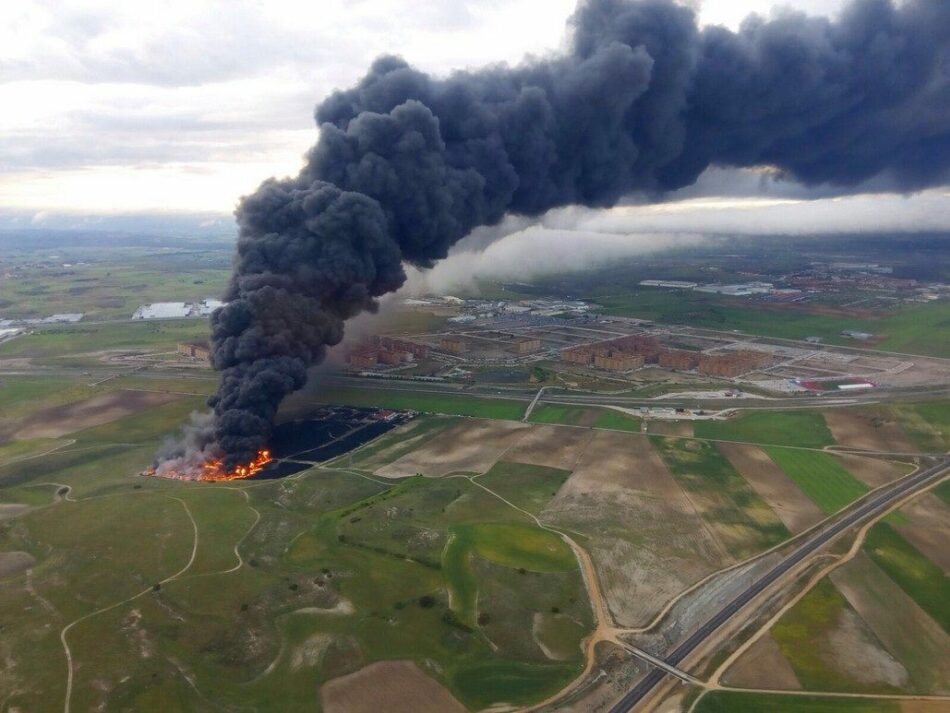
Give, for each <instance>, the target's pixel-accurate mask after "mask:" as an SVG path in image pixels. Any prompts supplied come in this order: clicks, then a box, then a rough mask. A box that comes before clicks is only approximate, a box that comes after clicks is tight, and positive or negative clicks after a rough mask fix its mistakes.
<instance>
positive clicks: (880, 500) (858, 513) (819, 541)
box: [610, 459, 950, 713]
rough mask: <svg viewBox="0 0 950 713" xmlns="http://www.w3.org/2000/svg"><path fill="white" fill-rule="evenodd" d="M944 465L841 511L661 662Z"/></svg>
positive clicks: (625, 704)
mask: <svg viewBox="0 0 950 713" xmlns="http://www.w3.org/2000/svg"><path fill="white" fill-rule="evenodd" d="M948 466H950V459H944V460H942V461H941V462H940V463H938V464H937V465H935V466H933V467H931V468H928V469H926V470H923V471H921V472H920V473H917V474H916V475H913V476H910V477H909V478H907V479H905V480H902V481H900V482H899V483H897V484H896V485H894V486H892V487H890V488H888V489H887V490H885V491H884V492H882V493H878V494H877V495H875V496H873V497H872V498H871V499H870V500H868V501H867V502H865V503H864V504H861V505H859V506H857V507H855V508H854V509H851V510H848V511H845V512H844V513H843V514H842V515H841V517H840V518H839V519H838V520H836V521H835V522H833V523H832V524H830V525H827V526H826V527H825V528H824V529H822V530H821V531H820V532H818V533H817V534H816V535H814V536H813V537H811V538H810V539H808V540H805V542H803V543H802V544H801V545H800V546H799V547H798V548H796V549H795V550H794V551H793V552H791V553H790V554H789V555H788V556H787V557H785V559H783V560H782V561H781V562H779V563H778V564H777V565H775V567H773V568H772V569H771V570H769V571H768V572H766V573H765V574H764V575H762V577H760V578H759V579H758V580H756V581H755V582H753V583H752V584H751V585H750V586H749V587H748V588H747V589H746V590H745V591H743V592H742V593H741V594H739V595H738V596H736V597H735V599H733V600H732V601H730V602H729V603H728V604H726V605H725V606H724V607H723V608H722V609H720V610H719V611H718V612H717V613H716V614H715V615H713V617H712V618H710V619H709V620H708V621H707V622H706V623H705V624H703V625H702V626H701V627H699V628H698V629H697V630H696V631H695V632H693V634H691V635H690V636H689V638H687V639H686V640H685V641H683V643H681V644H680V645H679V646H677V647H676V648H675V649H674V650H673V651H672V653H670V654H669V655H668V656H666V657H665V659H663V660H664V661H665V662H666V663H667V664H668V665H669V666H671V667H674V666H678V665H679V664H680V662H682V661H683V660H684V659H685V658H686V657H687V656H689V655H690V654H691V653H692V652H693V651H695V650H696V648H697V647H698V646H699V645H700V644H702V643H703V642H704V641H706V639H708V638H709V637H710V636H711V635H712V634H713V633H714V632H715V631H716V630H717V629H719V628H720V627H721V626H722V625H723V624H725V623H726V622H727V621H729V620H730V619H731V618H732V617H733V616H735V615H736V613H738V612H739V611H740V610H741V609H742V608H743V607H744V606H745V605H746V604H748V603H749V602H750V601H752V599H754V598H755V597H756V596H758V595H759V594H761V593H762V592H763V591H764V590H765V589H766V588H767V587H768V586H769V585H771V584H772V583H774V582H775V581H776V580H777V579H779V578H780V577H781V576H782V575H784V574H786V573H787V572H788V571H789V570H791V569H792V568H793V567H795V565H797V564H799V563H800V562H801V561H802V560H803V559H805V558H806V557H807V556H808V555H810V554H812V553H813V552H815V550H817V549H818V548H820V547H822V546H823V545H825V544H827V543H829V542H830V541H831V540H833V539H834V538H835V537H837V536H838V535H840V534H841V533H842V532H844V531H845V530H847V529H848V528H849V527H851V526H853V525H855V524H857V523H859V522H860V521H861V520H863V519H865V518H867V517H868V516H870V515H874V514H876V513H878V512H880V511H882V510H884V509H886V508H887V507H888V506H889V505H890V504H891V503H893V502H894V501H895V500H898V499H900V498H901V497H902V496H904V495H906V494H907V493H909V492H911V491H913V490H915V489H917V488H921V487H923V486H926V485H929V484H930V483H931V482H934V481H937V480H939V479H940V478H942V477H943V476H944V475H945V473H946V470H947V468H948ZM667 675H668V674H667V671H665V670H663V669H660V668H653V669H652V670H651V671H650V673H648V674H647V675H646V676H645V677H644V678H643V679H641V680H640V682H639V683H638V684H637V685H636V686H634V687H633V688H631V689H630V690H629V691H628V692H627V693H626V694H625V695H624V696H623V698H621V699H620V700H619V701H618V702H617V703H616V704H615V705H614V706H613V707H612V708H611V709H610V712H611V713H627V711H630V710H632V709H633V708H634V706H636V705H637V704H638V703H639V702H640V701H642V700H643V699H644V698H645V697H646V696H647V695H648V694H649V693H650V692H651V691H652V690H653V689H654V688H655V687H656V686H657V684H659V683H660V682H661V681H662V680H663V679H664V678H665V677H666V676H667Z"/></svg>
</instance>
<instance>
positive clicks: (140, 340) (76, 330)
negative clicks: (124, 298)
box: [0, 319, 208, 363]
mask: <svg viewBox="0 0 950 713" xmlns="http://www.w3.org/2000/svg"><path fill="white" fill-rule="evenodd" d="M207 338H208V322H207V321H206V320H203V319H169V320H160V321H154V320H152V321H137V322H115V323H105V324H83V323H82V322H80V323H78V324H75V325H68V326H55V327H52V326H51V327H44V328H42V329H38V330H36V331H35V332H33V333H32V334H25V335H23V336H20V337H17V338H16V339H12V340H10V341H8V342H5V343H3V344H0V357H2V358H13V357H32V358H35V359H38V360H39V361H40V362H41V363H42V362H44V361H50V360H51V359H54V358H63V357H66V356H76V355H82V354H89V353H95V352H100V351H103V350H106V349H129V350H154V349H158V348H165V349H167V350H170V351H171V350H174V349H175V345H176V344H177V343H178V342H183V341H189V340H195V339H207ZM97 363H98V362H97Z"/></svg>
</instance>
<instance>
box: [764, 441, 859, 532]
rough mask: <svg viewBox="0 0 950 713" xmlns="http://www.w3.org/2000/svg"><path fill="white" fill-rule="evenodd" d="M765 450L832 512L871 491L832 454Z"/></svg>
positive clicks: (780, 466)
mask: <svg viewBox="0 0 950 713" xmlns="http://www.w3.org/2000/svg"><path fill="white" fill-rule="evenodd" d="M764 450H765V452H766V453H767V454H768V456H769V458H771V459H772V460H773V461H774V462H775V464H776V465H777V466H778V467H779V468H781V469H782V471H783V472H784V473H785V475H787V476H788V477H789V478H791V479H792V480H793V481H795V484H796V485H797V486H798V487H799V488H801V490H802V492H803V493H805V495H807V496H808V497H809V498H811V499H812V500H814V501H815V504H816V505H817V506H818V507H820V508H821V510H822V512H824V513H826V514H828V515H830V514H832V513H835V512H838V510H840V509H841V508H843V507H845V506H846V505H849V504H850V503H852V502H854V501H855V500H857V499H858V498H860V497H861V496H862V495H864V494H865V493H867V492H868V491H869V490H870V488H868V486H867V485H865V484H864V483H862V482H861V481H860V480H858V479H857V478H855V477H854V476H853V475H851V473H849V472H848V471H847V470H845V468H844V466H842V465H841V463H840V462H839V461H838V460H837V459H836V458H835V457H834V456H832V455H830V454H828V453H821V452H819V451H803V450H798V449H791V448H771V447H767V448H765V449H764Z"/></svg>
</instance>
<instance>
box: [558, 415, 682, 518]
mask: <svg viewBox="0 0 950 713" xmlns="http://www.w3.org/2000/svg"><path fill="white" fill-rule="evenodd" d="M615 490H631V491H635V492H639V493H642V494H643V495H644V496H645V497H648V498H658V499H663V500H666V499H669V500H670V501H671V502H670V504H671V505H674V504H678V505H679V507H680V508H682V509H683V510H684V511H692V508H691V507H690V505H689V502H688V501H687V500H686V497H685V495H684V494H683V491H682V489H681V488H680V487H679V485H677V483H676V481H675V480H674V479H673V476H672V475H670V472H669V470H667V468H666V464H665V463H663V461H662V459H661V458H660V456H659V454H658V453H657V452H656V451H655V450H654V449H653V446H652V445H650V441H649V439H648V438H647V437H646V436H641V435H637V434H629V433H619V432H615V431H596V432H595V433H594V435H593V436H592V437H591V440H590V442H589V444H588V446H587V450H586V451H584V455H583V456H582V457H581V459H580V462H578V463H577V467H576V468H575V469H574V473H573V474H572V475H571V477H570V478H568V479H567V481H566V482H565V483H564V485H563V486H562V487H561V491H562V492H564V493H565V494H567V493H590V492H600V493H603V492H609V491H615ZM559 495H560V493H559ZM675 506H676V505H674V507H675Z"/></svg>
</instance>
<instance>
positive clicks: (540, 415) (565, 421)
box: [528, 403, 598, 426]
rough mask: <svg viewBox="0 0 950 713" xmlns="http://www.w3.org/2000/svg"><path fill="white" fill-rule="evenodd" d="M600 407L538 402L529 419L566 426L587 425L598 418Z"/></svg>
mask: <svg viewBox="0 0 950 713" xmlns="http://www.w3.org/2000/svg"><path fill="white" fill-rule="evenodd" d="M597 412H598V409H592V408H588V407H586V406H569V405H561V404H545V403H542V404H538V405H537V406H536V407H535V408H534V410H533V411H532V412H531V416H529V417H528V420H529V421H530V422H531V423H554V424H561V425H565V426H578V425H582V424H584V423H586V424H587V425H589V424H590V422H591V421H592V420H593V418H596V414H597Z"/></svg>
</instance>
